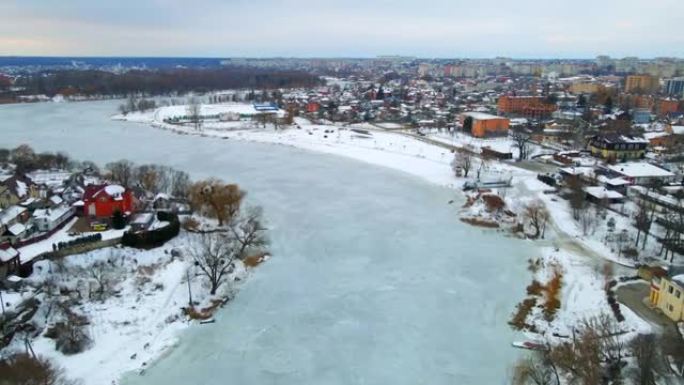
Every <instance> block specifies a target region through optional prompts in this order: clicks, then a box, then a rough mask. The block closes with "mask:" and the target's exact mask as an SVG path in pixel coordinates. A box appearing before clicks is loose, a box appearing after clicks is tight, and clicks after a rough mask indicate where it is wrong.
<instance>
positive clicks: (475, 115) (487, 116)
mask: <svg viewBox="0 0 684 385" xmlns="http://www.w3.org/2000/svg"><path fill="white" fill-rule="evenodd" d="M462 115H463V116H468V117H471V118H473V119H475V120H492V119H506V118H504V117H503V116H496V115H492V114H486V113H484V112H474V111H471V112H464V113H463V114H462Z"/></svg>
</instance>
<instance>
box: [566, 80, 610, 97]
mask: <svg viewBox="0 0 684 385" xmlns="http://www.w3.org/2000/svg"><path fill="white" fill-rule="evenodd" d="M601 88H603V87H602V86H601V85H600V84H599V83H595V82H575V83H572V84H570V87H568V91H570V93H573V94H575V95H578V94H595V93H597V92H598V91H599V90H600V89H601Z"/></svg>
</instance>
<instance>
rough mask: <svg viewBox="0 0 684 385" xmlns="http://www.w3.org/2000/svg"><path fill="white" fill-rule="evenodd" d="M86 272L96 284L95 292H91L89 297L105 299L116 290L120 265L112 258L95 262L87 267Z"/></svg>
mask: <svg viewBox="0 0 684 385" xmlns="http://www.w3.org/2000/svg"><path fill="white" fill-rule="evenodd" d="M86 272H87V276H88V277H89V278H90V280H91V282H93V283H94V284H95V292H94V293H90V294H89V297H90V298H93V297H94V298H97V299H99V300H102V301H104V300H105V299H106V298H107V297H108V296H109V295H111V294H112V293H113V291H114V285H115V283H116V282H117V275H118V274H119V273H120V267H118V266H116V265H115V264H114V263H113V261H112V260H111V259H110V260H109V261H97V262H95V263H93V264H92V265H90V266H88V267H87V268H86Z"/></svg>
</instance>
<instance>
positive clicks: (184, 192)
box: [170, 170, 190, 198]
mask: <svg viewBox="0 0 684 385" xmlns="http://www.w3.org/2000/svg"><path fill="white" fill-rule="evenodd" d="M170 174H171V175H170V178H171V195H173V196H174V197H177V198H186V197H187V196H188V191H189V190H190V176H189V175H188V173H187V172H185V171H179V170H172V171H171V173H170Z"/></svg>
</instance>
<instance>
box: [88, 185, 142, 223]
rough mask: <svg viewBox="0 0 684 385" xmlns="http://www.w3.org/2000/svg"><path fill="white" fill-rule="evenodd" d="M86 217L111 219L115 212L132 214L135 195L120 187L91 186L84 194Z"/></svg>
mask: <svg viewBox="0 0 684 385" xmlns="http://www.w3.org/2000/svg"><path fill="white" fill-rule="evenodd" d="M83 206H84V215H87V216H89V217H96V218H109V217H111V216H112V215H114V213H115V212H117V211H118V212H120V213H121V214H124V215H127V214H128V213H132V212H133V210H134V207H133V193H132V192H131V190H129V189H127V188H124V187H122V186H119V185H90V186H87V187H86V190H85V192H84V193H83Z"/></svg>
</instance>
